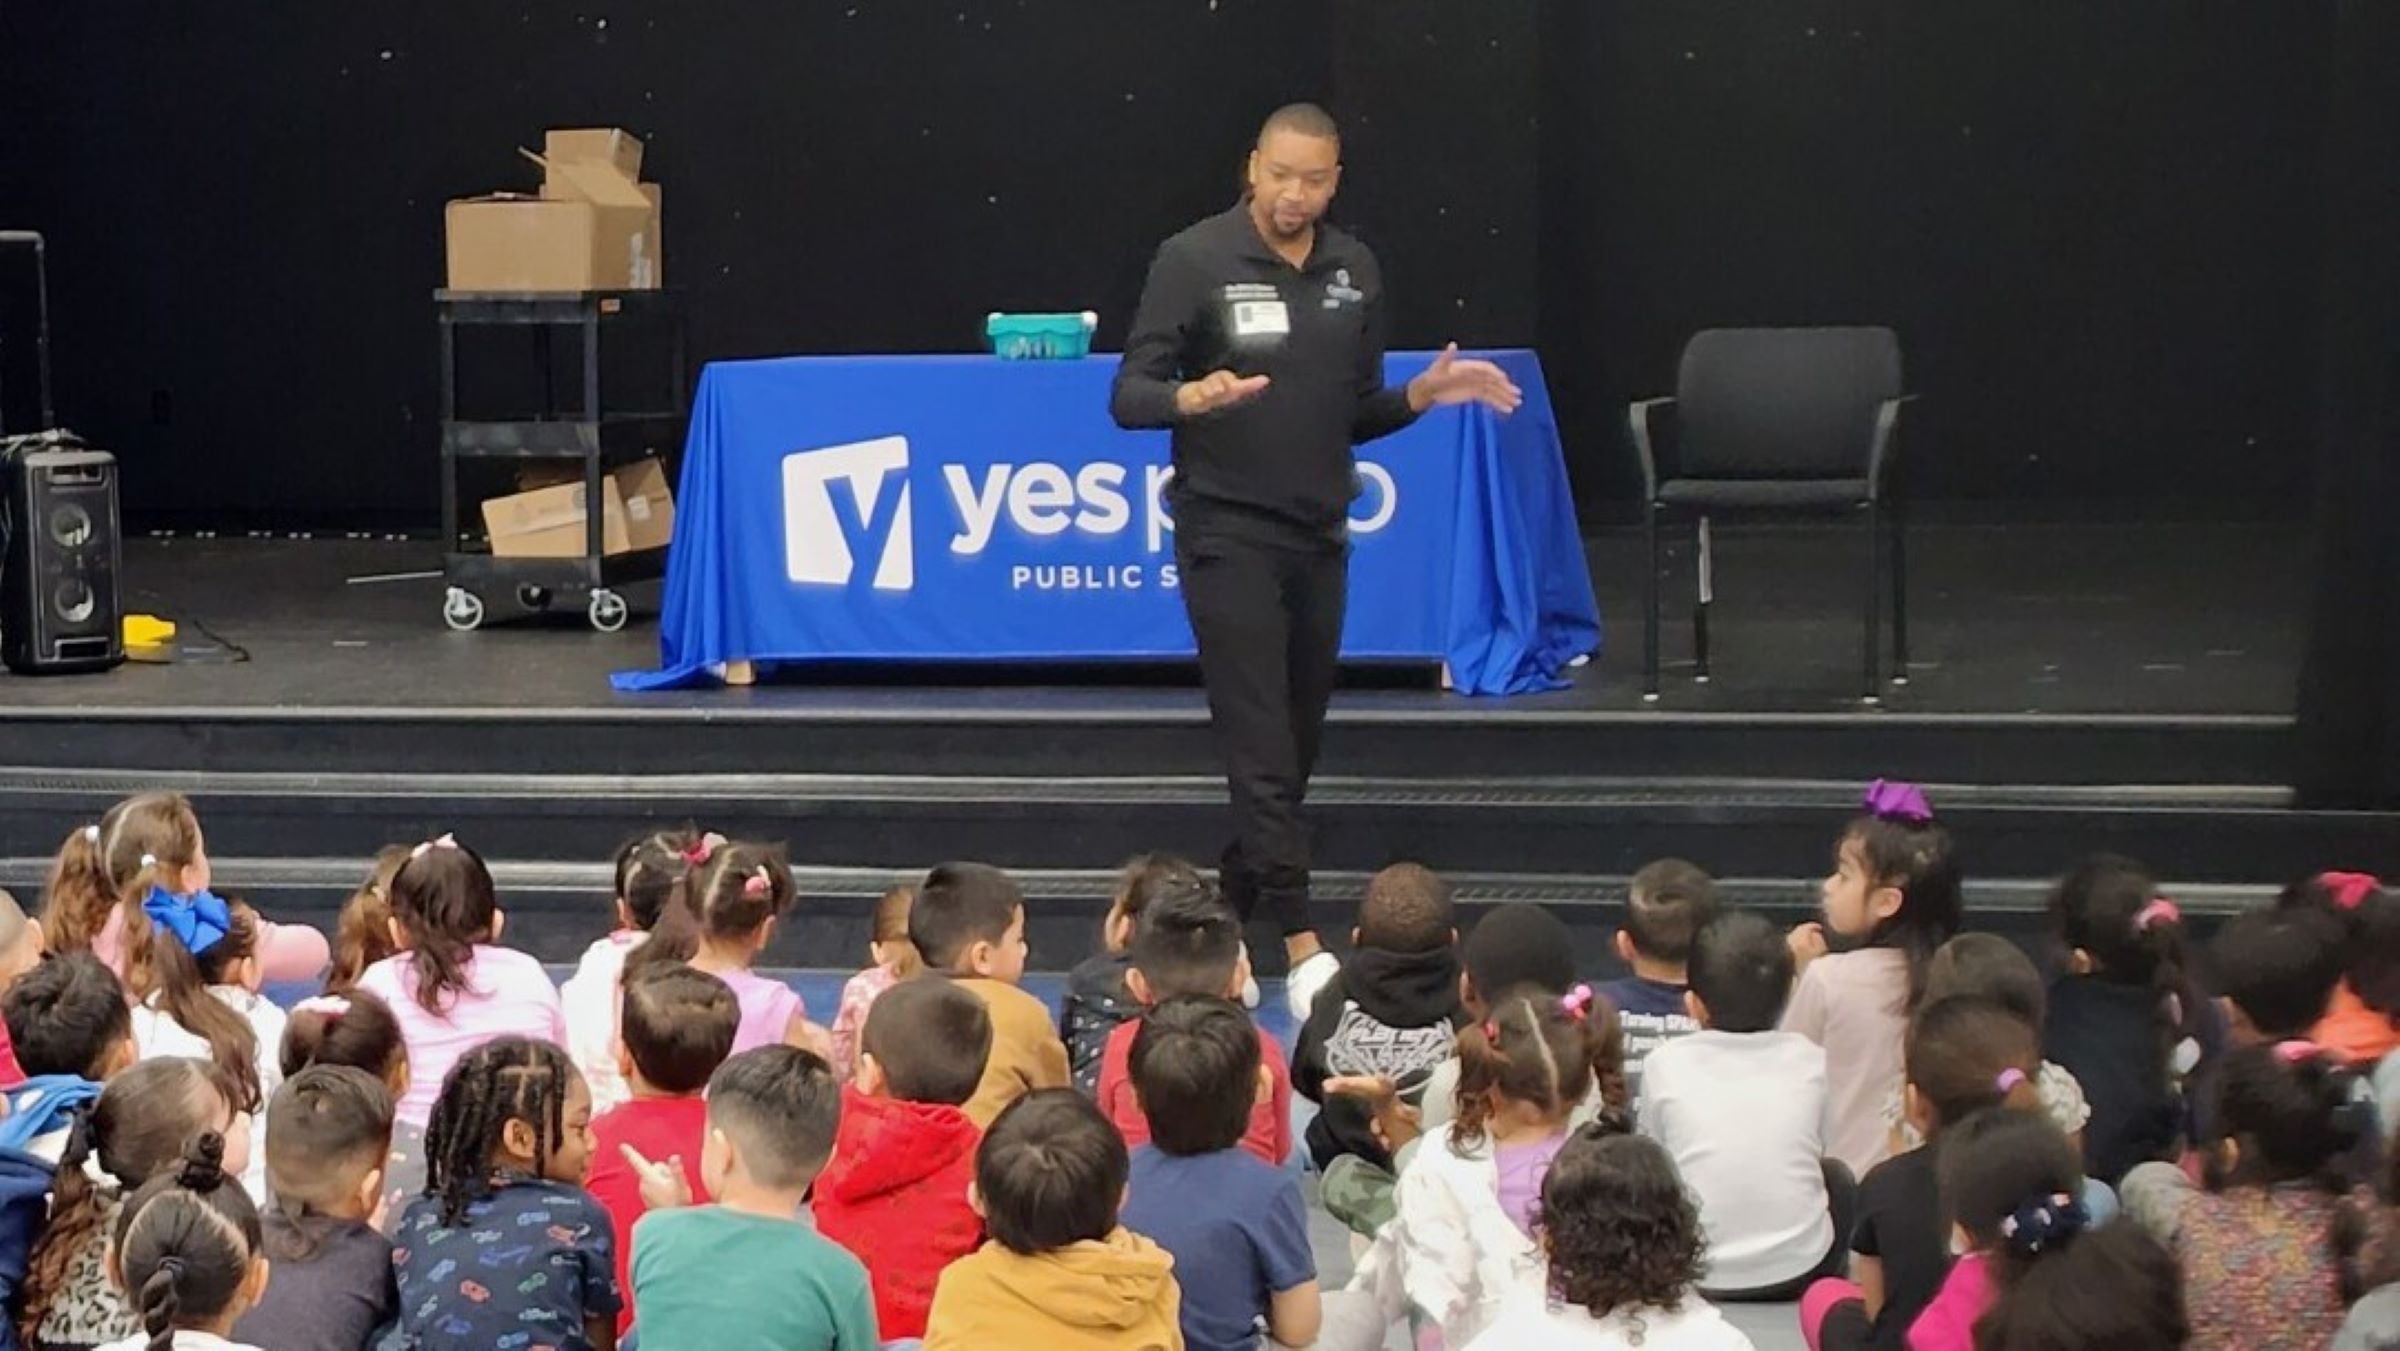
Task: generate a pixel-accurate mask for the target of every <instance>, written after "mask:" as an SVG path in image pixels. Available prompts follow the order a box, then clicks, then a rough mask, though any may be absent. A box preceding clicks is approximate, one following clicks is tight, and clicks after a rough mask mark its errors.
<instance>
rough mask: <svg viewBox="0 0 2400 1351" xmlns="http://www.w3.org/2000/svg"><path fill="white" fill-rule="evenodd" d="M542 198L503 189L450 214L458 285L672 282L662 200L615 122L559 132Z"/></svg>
mask: <svg viewBox="0 0 2400 1351" xmlns="http://www.w3.org/2000/svg"><path fill="white" fill-rule="evenodd" d="M520 153H522V154H523V155H525V157H526V158H527V159H530V160H532V161H533V162H534V163H536V164H539V165H540V166H541V168H542V190H541V195H539V196H528V195H525V194H523V193H497V194H494V195H492V196H488V197H468V198H463V199H461V200H459V201H454V202H452V203H450V205H449V208H448V210H447V211H446V212H445V213H444V224H445V225H446V226H447V227H448V234H449V245H450V277H449V284H450V289H451V290H453V291H648V290H655V289H656V288H658V287H659V286H661V285H662V284H664V276H663V265H662V260H663V257H664V248H663V246H662V245H661V243H660V238H659V223H660V215H661V197H660V193H659V187H658V185H657V184H656V183H645V182H643V181H642V143H641V142H640V141H639V140H637V139H635V138H634V137H633V136H632V135H630V134H629V133H627V132H625V131H622V130H619V129H617V128H614V127H597V128H573V129H564V130H558V131H553V132H551V133H549V134H548V135H547V136H546V137H544V138H543V142H542V153H541V154H539V155H536V154H534V153H533V152H531V151H521V152H520Z"/></svg>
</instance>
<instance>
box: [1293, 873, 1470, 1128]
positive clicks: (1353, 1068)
mask: <svg viewBox="0 0 2400 1351" xmlns="http://www.w3.org/2000/svg"><path fill="white" fill-rule="evenodd" d="M1350 937H1351V942H1352V943H1353V944H1354V945H1355V947H1354V950H1353V951H1352V952H1351V954H1350V956H1349V959H1348V960H1346V961H1344V962H1343V963H1342V969H1341V971H1340V973H1339V974H1337V975H1335V976H1334V977H1333V978H1332V979H1331V980H1330V981H1328V982H1327V983H1326V985H1325V987H1324V988H1323V989H1322V990H1319V991H1318V992H1317V993H1316V995H1315V997H1314V1002H1312V1003H1311V1004H1310V1005H1309V1015H1308V1021H1307V1023H1306V1024H1304V1025H1303V1026H1302V1027H1301V1029H1300V1040H1299V1042H1298V1044H1297V1045H1295V1046H1294V1047H1293V1049H1292V1087H1293V1088H1295V1089H1297V1090H1298V1091H1299V1092H1300V1093H1301V1094H1302V1095H1303V1096H1305V1097H1306V1098H1308V1100H1309V1101H1311V1102H1314V1103H1317V1104H1318V1105H1319V1107H1320V1108H1321V1109H1322V1110H1321V1111H1320V1112H1319V1113H1318V1115H1317V1119H1316V1120H1315V1121H1312V1122H1310V1123H1309V1127H1308V1152H1309V1154H1310V1156H1311V1157H1312V1158H1314V1159H1315V1160H1316V1164H1317V1167H1318V1168H1320V1169H1322V1168H1324V1167H1325V1166H1326V1165H1328V1164H1330V1163H1332V1162H1333V1161H1334V1160H1335V1159H1337V1158H1339V1157H1341V1156H1342V1155H1345V1154H1353V1155H1356V1156H1358V1157H1359V1158H1361V1159H1364V1160H1366V1161H1367V1162H1369V1163H1372V1164H1375V1165H1377V1166H1378V1167H1382V1168H1387V1169H1388V1168H1390V1167H1391V1166H1392V1160H1391V1154H1390V1152H1389V1151H1388V1150H1386V1149H1385V1148H1384V1147H1383V1145H1382V1144H1381V1143H1380V1142H1379V1141H1377V1139H1376V1138H1375V1133H1374V1131H1373V1129H1372V1128H1371V1127H1370V1125H1369V1120H1368V1113H1367V1110H1366V1108H1365V1107H1364V1106H1363V1105H1362V1104H1361V1103H1360V1102H1359V1101H1358V1100H1357V1099H1355V1098H1350V1097H1346V1096H1340V1095H1336V1096H1334V1097H1332V1098H1331V1099H1330V1100H1329V1099H1328V1098H1327V1096H1326V1094H1325V1081H1326V1080H1327V1079H1333V1078H1342V1077H1346V1076H1351V1075H1365V1076H1369V1077H1377V1078H1385V1079H1389V1080H1391V1081H1392V1082H1393V1083H1394V1084H1396V1085H1397V1086H1398V1087H1399V1089H1400V1096H1401V1099H1402V1100H1403V1101H1404V1102H1407V1103H1408V1104H1409V1105H1410V1106H1416V1105H1418V1104H1419V1103H1420V1102H1421V1101H1422V1099H1423V1095H1424V1089H1425V1080H1426V1078H1427V1076H1428V1075H1430V1074H1431V1073H1432V1072H1433V1069H1434V1067H1435V1066H1437V1065H1440V1064H1441V1063H1443V1062H1444V1061H1446V1060H1448V1059H1450V1057H1451V1056H1452V1055H1453V1054H1455V1053H1456V1048H1457V1042H1458V1029H1459V1028H1460V1027H1462V1026H1464V1025H1465V1024H1466V1021H1467V1011H1466V1009H1465V1007H1464V1006H1463V1005H1462V1004H1461V1003H1460V1002H1459V979H1458V978H1459V966H1458V928H1457V924H1456V918H1455V914H1454V911H1453V909H1452V906H1451V902H1450V886H1449V884H1448V883H1446V882H1444V881H1443V880H1442V879H1441V878H1440V877H1437V876H1435V875H1434V873H1433V872H1432V871H1431V870H1430V869H1427V868H1425V867H1422V866H1420V865H1418V864H1414V863H1396V864H1394V865H1392V866H1391V867H1389V868H1386V869H1384V870H1383V871H1382V872H1380V873H1377V874H1376V875H1375V877H1374V880H1373V881H1370V882H1369V883H1368V884H1367V896H1366V899H1365V900H1364V901H1363V902H1361V903H1360V905H1359V908H1358V927H1357V928H1356V929H1353V930H1351V934H1350Z"/></svg>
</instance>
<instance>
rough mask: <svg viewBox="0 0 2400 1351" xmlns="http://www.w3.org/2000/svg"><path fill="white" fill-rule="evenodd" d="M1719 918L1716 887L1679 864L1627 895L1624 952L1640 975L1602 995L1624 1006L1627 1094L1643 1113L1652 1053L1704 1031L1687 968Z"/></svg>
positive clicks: (1620, 951)
mask: <svg viewBox="0 0 2400 1351" xmlns="http://www.w3.org/2000/svg"><path fill="white" fill-rule="evenodd" d="M1716 913H1717V884H1716V881H1715V879H1713V878H1711V877H1710V876H1709V875H1708V874H1707V873H1704V872H1702V871H1700V869H1699V868H1698V867H1696V866H1694V865H1692V864H1689V863H1686V862H1684V861H1683V860H1682V859H1679V858H1669V859H1660V860H1659V861H1658V862H1656V863H1652V864H1648V865H1646V866H1645V867H1643V869H1642V870H1641V871H1640V872H1637V873H1635V874H1634V875H1633V882H1632V884H1631V886H1630V887H1629V888H1628V889H1627V894H1626V897H1625V924H1624V927H1622V928H1620V929H1618V930H1617V937H1616V947H1617V958H1618V960H1620V961H1622V962H1624V963H1625V964H1626V965H1627V966H1630V967H1632V968H1633V974H1632V975H1630V976H1626V977H1625V978H1623V979H1622V980H1612V981H1610V982H1609V983H1607V984H1606V985H1603V986H1601V987H1600V994H1601V997H1602V998H1605V999H1606V1000H1608V1002H1610V1003H1611V1004H1614V1005H1616V1006H1617V1020H1618V1021H1619V1022H1621V1023H1623V1024H1624V1025H1625V1086H1626V1089H1627V1091H1629V1092H1631V1093H1632V1094H1633V1101H1634V1106H1635V1108H1636V1110H1639V1108H1640V1106H1641V1101H1642V1065H1643V1064H1644V1062H1646V1061H1648V1060H1649V1058H1650V1053H1651V1052H1652V1051H1655V1050H1657V1049H1658V1048H1659V1047H1661V1046H1664V1045H1666V1044H1667V1043H1668V1042H1669V1041H1672V1040H1674V1039H1675V1038H1677V1037H1683V1036H1689V1035H1690V1034H1692V1033H1694V1032H1697V1031H1699V1030H1700V1025H1699V1024H1698V1023H1695V1022H1693V1021H1692V1017H1691V1014H1690V1013H1688V1012H1687V1011H1685V1009H1684V1006H1683V996H1684V992H1685V991H1686V990H1688V989H1689V988H1690V981H1689V978H1688V977H1687V975H1686V967H1687V966H1688V964H1689V963H1690V961H1691V955H1692V938H1693V937H1694V935H1696V934H1698V933H1699V932H1700V930H1701V928H1702V927H1703V926H1705V925H1706V924H1707V923H1708V922H1709V921H1710V920H1711V919H1714V918H1715V917H1716Z"/></svg>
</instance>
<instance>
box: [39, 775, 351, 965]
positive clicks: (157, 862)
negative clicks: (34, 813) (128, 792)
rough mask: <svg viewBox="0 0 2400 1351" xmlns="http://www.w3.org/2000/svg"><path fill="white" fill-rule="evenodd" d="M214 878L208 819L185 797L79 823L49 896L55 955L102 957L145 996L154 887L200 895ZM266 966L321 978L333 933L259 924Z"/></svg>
mask: <svg viewBox="0 0 2400 1351" xmlns="http://www.w3.org/2000/svg"><path fill="white" fill-rule="evenodd" d="M212 877H213V874H212V872H211V870H210V868H209V862H208V846H207V842H206V840H204V839H203V838H202V836H201V834H200V818H199V816H198V815H197V814H195V813H194V812H193V811H192V804H191V802H190V801H189V800H188V799H186V798H185V797H184V796H183V794H181V793H141V794H138V795H136V796H134V797H129V798H127V799H125V800H124V801H122V802H120V803H118V804H117V805H116V806H114V807H111V808H109V809H108V812H107V814H106V815H104V816H102V817H101V818H100V819H99V821H98V822H96V823H94V824H91V825H87V826H81V827H78V828H77V829H76V830H75V831H74V832H73V833H71V834H69V835H68V836H67V839H66V843H65V844H63V845H61V846H60V847H59V851H58V859H57V861H56V862H55V863H54V864H52V866H51V870H50V883H49V887H48V889H47V890H46V891H45V893H44V900H43V911H42V932H43V933H44V934H45V935H46V936H47V938H48V940H49V943H50V947H51V950H52V951H55V952H80V951H83V950H85V949H87V948H88V949H90V950H91V951H93V952H95V953H97V954H99V957H100V960H102V961H104V962H106V963H108V965H109V966H110V968H111V969H113V970H114V971H115V972H116V973H117V978H118V979H119V980H122V981H123V982H125V988H126V990H127V992H128V993H129V994H131V995H132V996H133V997H135V998H136V999H138V998H140V997H141V996H143V995H146V994H148V993H150V990H151V988H152V984H153V982H152V979H151V975H150V969H149V968H150V944H151V932H150V930H151V925H150V919H149V917H148V916H147V915H146V914H144V913H143V910H142V907H143V905H144V903H146V902H147V901H149V899H150V898H151V896H152V894H153V893H155V892H162V891H163V892H165V893H166V894H168V895H170V896H174V897H179V898H182V899H185V900H193V899H196V898H198V897H200V896H203V895H206V894H207V893H208V888H209V882H210V881H211V879H212ZM257 952H258V959H259V969H260V972H261V974H262V976H263V978H264V979H266V980H270V981H305V980H313V979H315V978H316V976H317V974H318V973H319V972H321V971H323V970H324V969H325V964H326V961H327V959H328V957H329V956H330V954H329V952H328V950H327V947H326V943H325V935H323V934H321V933H318V932H317V931H316V930H314V929H311V928H309V927H308V926H306V925H300V924H271V923H267V922H264V921H261V922H260V925H259V931H258V940H257Z"/></svg>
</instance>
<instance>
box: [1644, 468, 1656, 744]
mask: <svg viewBox="0 0 2400 1351" xmlns="http://www.w3.org/2000/svg"><path fill="white" fill-rule="evenodd" d="M1642 526H1643V529H1644V531H1645V532H1646V533H1647V534H1648V535H1649V537H1650V570H1649V572H1648V573H1646V574H1644V576H1643V578H1642V701H1643V702H1644V703H1653V704H1654V703H1657V702H1658V567H1659V556H1658V504H1657V503H1655V502H1647V503H1644V504H1643V506H1642Z"/></svg>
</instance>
